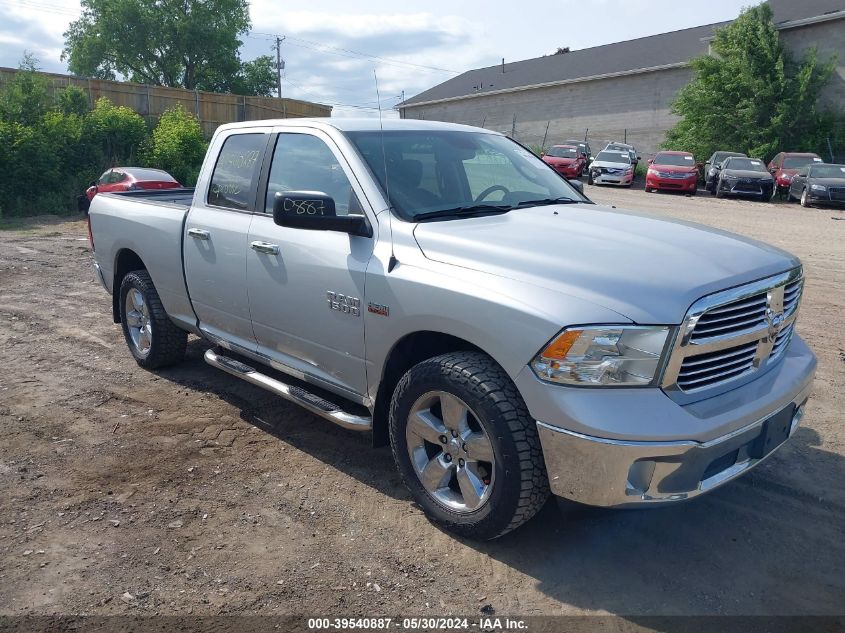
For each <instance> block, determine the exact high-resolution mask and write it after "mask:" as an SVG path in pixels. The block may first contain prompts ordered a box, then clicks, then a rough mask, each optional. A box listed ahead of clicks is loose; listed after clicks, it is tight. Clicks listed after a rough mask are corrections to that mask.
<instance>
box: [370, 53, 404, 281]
mask: <svg viewBox="0 0 845 633" xmlns="http://www.w3.org/2000/svg"><path fill="white" fill-rule="evenodd" d="M373 78H375V80H376V100H377V101H378V126H379V130H380V131H381V159H382V161H383V162H384V193H385V195H386V196H387V226H388V227H389V229H388V230H389V231H390V261H389V262H388V264H387V272H393V269H394V268H395V267H396V264H397V263H398V260H397V259H396V254H395V253H394V252H393V210H392V209H391V208H390V207H391V205H390V178H389V177H388V174H387V150H386V149H385V148H384V123H382V120H381V94H380V93H379V89H378V75H377V74H376V69H375V68H373Z"/></svg>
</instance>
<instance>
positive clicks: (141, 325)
mask: <svg viewBox="0 0 845 633" xmlns="http://www.w3.org/2000/svg"><path fill="white" fill-rule="evenodd" d="M126 328H127V330H128V331H129V337H130V338H131V339H132V345H134V346H135V349H136V350H137V352H138V353H139V354H140V355H141V356H146V355H147V354H149V353H150V347H152V344H153V326H152V321H151V320H150V309H149V307H148V306H147V302H146V301H144V295H143V294H142V293H141V291H140V290H138V289H137V288H130V289H129V292H127V293H126Z"/></svg>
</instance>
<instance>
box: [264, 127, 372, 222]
mask: <svg viewBox="0 0 845 633" xmlns="http://www.w3.org/2000/svg"><path fill="white" fill-rule="evenodd" d="M282 191H319V192H321V193H325V194H327V195H329V196H331V198H332V199H333V200H334V204H335V210H336V212H337V215H349V214H355V215H361V214H363V211H362V210H361V205H360V204H359V202H358V197H357V196H356V195H355V192H354V191H353V190H352V185H351V183H350V182H349V178H347V177H346V173H345V172H344V171H343V168H342V167H341V166H340V163H339V162H338V161H337V158H336V157H335V155H334V153H333V152H332V151H331V149H329V146H328V145H326V144H325V143H324V142H323V141H322V140H320V139H319V138H317V137H316V136H312V135H310V134H279V138H278V140H277V141H276V149H275V150H274V151H273V163H272V165H271V166H270V177H269V179H268V182H267V199H266V201H265V205H264V206H265V208H264V210H265V211H266V212H267V213H272V212H273V201H274V200H275V197H276V194H277V193H279V192H282Z"/></svg>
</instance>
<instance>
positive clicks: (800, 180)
mask: <svg viewBox="0 0 845 633" xmlns="http://www.w3.org/2000/svg"><path fill="white" fill-rule="evenodd" d="M786 199H787V200H789V201H790V202H791V201H792V200H800V201H801V206H802V207H811V206H813V205H814V204H830V205H834V206H845V165H828V164H826V163H813V164H812V165H807V166H806V167H802V168H801V169H799V170H798V173H797V174H796V175H795V177H794V178H793V179H792V183H791V184H790V185H789V190H788V191H787V194H786Z"/></svg>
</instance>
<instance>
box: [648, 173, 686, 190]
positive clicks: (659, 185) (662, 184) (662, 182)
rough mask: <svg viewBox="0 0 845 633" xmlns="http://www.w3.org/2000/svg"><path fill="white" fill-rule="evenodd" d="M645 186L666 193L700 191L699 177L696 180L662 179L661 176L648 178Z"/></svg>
mask: <svg viewBox="0 0 845 633" xmlns="http://www.w3.org/2000/svg"><path fill="white" fill-rule="evenodd" d="M645 186H646V187H648V188H649V189H661V190H664V191H695V190H696V189H698V176H697V175H696V176H695V178H660V177H659V176H647V177H646V181H645Z"/></svg>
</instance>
